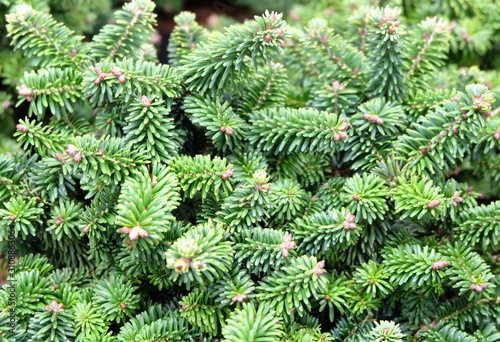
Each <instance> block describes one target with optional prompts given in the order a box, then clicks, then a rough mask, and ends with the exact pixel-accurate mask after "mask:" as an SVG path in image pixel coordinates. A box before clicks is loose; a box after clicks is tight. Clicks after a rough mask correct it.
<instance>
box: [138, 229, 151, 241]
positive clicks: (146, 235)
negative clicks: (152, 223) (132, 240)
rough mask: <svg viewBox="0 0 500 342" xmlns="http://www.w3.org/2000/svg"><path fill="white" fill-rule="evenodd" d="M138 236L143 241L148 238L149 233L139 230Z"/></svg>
mask: <svg viewBox="0 0 500 342" xmlns="http://www.w3.org/2000/svg"><path fill="white" fill-rule="evenodd" d="M139 236H140V237H141V238H143V239H146V238H148V237H149V233H148V232H147V231H146V230H144V229H142V228H141V229H139Z"/></svg>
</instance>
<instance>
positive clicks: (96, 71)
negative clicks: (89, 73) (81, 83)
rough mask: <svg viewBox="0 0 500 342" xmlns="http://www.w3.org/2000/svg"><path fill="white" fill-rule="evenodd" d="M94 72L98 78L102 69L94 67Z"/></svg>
mask: <svg viewBox="0 0 500 342" xmlns="http://www.w3.org/2000/svg"><path fill="white" fill-rule="evenodd" d="M94 71H95V73H96V75H97V76H99V75H100V74H102V69H101V68H99V67H98V66H95V67H94Z"/></svg>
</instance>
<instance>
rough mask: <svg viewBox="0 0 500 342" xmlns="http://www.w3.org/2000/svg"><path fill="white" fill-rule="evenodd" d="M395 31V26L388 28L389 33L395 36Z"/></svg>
mask: <svg viewBox="0 0 500 342" xmlns="http://www.w3.org/2000/svg"><path fill="white" fill-rule="evenodd" d="M395 31H396V29H395V28H394V26H389V27H388V28H387V33H389V34H394V32H395Z"/></svg>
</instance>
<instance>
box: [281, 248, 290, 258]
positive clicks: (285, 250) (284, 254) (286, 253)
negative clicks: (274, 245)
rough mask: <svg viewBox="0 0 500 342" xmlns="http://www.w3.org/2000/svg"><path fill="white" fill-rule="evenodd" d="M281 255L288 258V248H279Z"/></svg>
mask: <svg viewBox="0 0 500 342" xmlns="http://www.w3.org/2000/svg"><path fill="white" fill-rule="evenodd" d="M281 255H283V258H288V255H289V252H288V249H286V248H283V249H282V250H281Z"/></svg>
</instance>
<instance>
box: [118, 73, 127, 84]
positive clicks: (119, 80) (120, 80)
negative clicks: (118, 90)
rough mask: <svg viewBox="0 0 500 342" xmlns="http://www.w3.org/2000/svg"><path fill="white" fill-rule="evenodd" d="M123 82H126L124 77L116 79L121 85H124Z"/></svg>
mask: <svg viewBox="0 0 500 342" xmlns="http://www.w3.org/2000/svg"><path fill="white" fill-rule="evenodd" d="M125 81H126V78H125V75H121V76H120V77H118V82H120V83H122V84H123V83H125Z"/></svg>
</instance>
